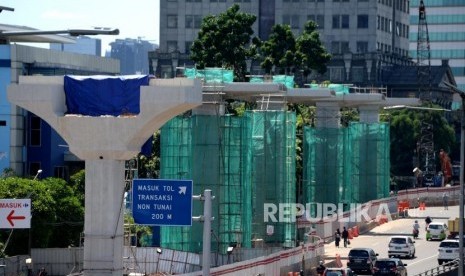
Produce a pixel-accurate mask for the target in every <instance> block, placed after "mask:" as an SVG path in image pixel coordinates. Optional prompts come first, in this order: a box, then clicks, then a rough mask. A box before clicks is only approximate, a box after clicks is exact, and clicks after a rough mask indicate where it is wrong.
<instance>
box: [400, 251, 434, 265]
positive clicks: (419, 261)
mask: <svg viewBox="0 0 465 276" xmlns="http://www.w3.org/2000/svg"><path fill="white" fill-rule="evenodd" d="M437 256H438V253H436V255H433V256H430V257H428V258H424V259H421V260H418V261H415V262H413V263H407V264H408V266H412V265H414V264H417V263H421V262H423V261H426V260H428V259H431V258H436V257H437Z"/></svg>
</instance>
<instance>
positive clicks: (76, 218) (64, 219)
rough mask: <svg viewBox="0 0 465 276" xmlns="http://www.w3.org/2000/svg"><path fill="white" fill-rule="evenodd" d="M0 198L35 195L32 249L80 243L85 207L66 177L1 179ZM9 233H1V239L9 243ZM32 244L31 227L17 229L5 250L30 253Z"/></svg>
mask: <svg viewBox="0 0 465 276" xmlns="http://www.w3.org/2000/svg"><path fill="white" fill-rule="evenodd" d="M0 198H6V199H9V198H31V202H32V208H31V213H32V214H31V215H32V219H31V230H30V234H31V235H32V236H31V241H32V248H45V247H67V246H69V245H78V243H79V235H80V233H81V232H82V230H83V221H84V207H83V205H82V204H81V202H80V199H79V197H77V196H76V195H75V193H74V190H73V189H72V187H71V186H69V185H68V184H67V183H66V182H65V181H64V180H62V179H58V178H47V179H44V180H41V181H38V180H30V179H24V178H18V177H8V178H1V179H0ZM8 234H9V233H5V232H0V242H3V243H5V242H6V240H7V238H8ZM28 243H29V230H27V229H26V230H23V229H16V230H14V231H13V235H12V237H11V240H10V241H9V244H8V245H7V248H6V251H5V253H6V254H7V255H10V256H11V255H18V254H26V253H27V252H28V247H29V246H28Z"/></svg>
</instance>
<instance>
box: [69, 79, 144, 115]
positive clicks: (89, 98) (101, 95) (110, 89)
mask: <svg viewBox="0 0 465 276" xmlns="http://www.w3.org/2000/svg"><path fill="white" fill-rule="evenodd" d="M148 84H149V76H147V75H130V76H65V80H64V89H65V94H66V107H67V109H68V111H67V114H79V115H87V116H101V115H112V116H119V115H124V114H133V115H135V114H139V112H140V86H141V85H148Z"/></svg>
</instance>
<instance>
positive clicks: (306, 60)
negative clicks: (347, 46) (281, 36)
mask: <svg viewBox="0 0 465 276" xmlns="http://www.w3.org/2000/svg"><path fill="white" fill-rule="evenodd" d="M296 50H297V53H296V61H297V62H298V63H297V65H298V66H299V67H300V69H302V70H303V71H304V75H305V76H307V75H308V74H310V72H311V70H315V71H317V72H318V73H319V74H324V73H325V72H326V64H327V63H328V62H329V61H330V59H331V55H330V54H329V53H328V52H326V49H325V48H324V45H323V44H322V43H321V40H320V34H319V33H318V31H317V25H316V23H315V22H313V21H307V23H305V27H304V31H303V33H302V34H301V35H300V36H299V37H298V38H297V40H296Z"/></svg>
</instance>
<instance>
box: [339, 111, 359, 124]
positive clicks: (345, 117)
mask: <svg viewBox="0 0 465 276" xmlns="http://www.w3.org/2000/svg"><path fill="white" fill-rule="evenodd" d="M359 120H360V116H359V114H358V111H357V109H356V108H343V109H342V110H341V125H342V126H343V127H348V126H349V123H350V122H358V121H359Z"/></svg>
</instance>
